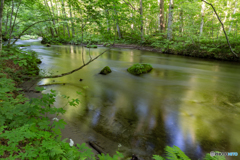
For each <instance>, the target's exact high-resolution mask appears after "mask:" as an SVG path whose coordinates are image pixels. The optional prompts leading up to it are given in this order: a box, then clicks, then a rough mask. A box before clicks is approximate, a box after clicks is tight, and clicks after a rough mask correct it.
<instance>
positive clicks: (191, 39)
mask: <svg viewBox="0 0 240 160" xmlns="http://www.w3.org/2000/svg"><path fill="white" fill-rule="evenodd" d="M238 5H239V4H238V1H237V0H222V1H208V2H206V1H200V0H199V1H198V0H188V1H183V0H175V1H173V0H169V1H166V0H165V1H164V0H161V1H159V0H158V1H157V0H156V1H143V0H140V1H127V0H121V1H118V0H108V1H94V0H92V1H91V0H89V1H78V0H59V1H57V0H49V1H46V0H42V1H34V2H33V1H24V0H19V1H10V0H9V1H5V2H4V9H3V12H2V34H3V40H7V39H11V38H20V37H21V36H23V35H27V34H28V35H38V36H41V37H44V39H43V42H44V43H53V44H60V43H71V44H81V43H84V44H89V43H93V44H94V43H95V44H103V43H105V44H107V43H109V44H113V43H124V44H139V45H142V46H151V47H154V48H159V49H160V50H161V52H166V53H172V54H183V55H190V56H198V57H208V58H217V59H227V60H237V59H238V53H239V48H238V43H239V41H238V35H239V33H238V18H239V13H238ZM220 22H221V23H220ZM222 24H223V25H222ZM226 36H228V41H229V42H227V40H226ZM8 44H10V40H9V41H8ZM229 47H230V48H231V50H230V48H229Z"/></svg>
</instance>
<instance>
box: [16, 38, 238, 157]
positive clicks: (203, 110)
mask: <svg viewBox="0 0 240 160" xmlns="http://www.w3.org/2000/svg"><path fill="white" fill-rule="evenodd" d="M16 44H30V45H31V46H30V47H27V49H31V50H34V51H36V52H37V54H38V55H39V57H40V59H41V60H42V62H43V63H42V64H40V68H41V69H43V71H42V72H41V74H45V75H46V74H48V75H49V74H53V75H55V74H60V73H64V72H68V71H71V70H73V69H76V68H78V67H79V66H81V65H82V64H83V62H82V52H83V53H84V59H85V62H87V61H88V60H89V54H90V55H91V57H95V56H97V55H98V54H99V53H101V52H103V51H104V50H106V48H105V47H99V48H97V49H90V50H89V49H87V48H83V49H82V47H81V46H74V45H52V46H51V47H45V46H44V45H42V44H41V43H40V41H39V40H25V41H22V40H19V41H18V42H17V43H16ZM134 63H149V64H151V65H152V66H153V68H154V69H153V70H152V71H151V72H150V73H147V74H143V75H141V76H134V75H131V74H130V73H128V72H127V68H128V67H130V66H131V65H133V64H134ZM105 66H109V67H110V68H111V69H112V73H110V74H108V75H100V74H98V73H99V72H100V70H101V69H102V68H104V67H105ZM239 73H240V65H239V63H236V62H223V61H216V60H204V59H197V58H191V57H184V56H177V55H165V54H159V53H154V52H148V51H140V50H134V49H124V48H113V49H111V50H110V51H108V52H107V53H104V54H103V55H102V56H101V57H99V58H98V59H97V60H95V61H94V62H92V63H90V64H89V65H87V66H86V67H85V68H83V69H81V70H79V71H77V72H75V73H73V74H70V75H68V76H64V77H61V78H56V79H43V80H41V81H40V82H39V85H43V84H54V83H65V85H59V84H58V85H49V86H46V87H45V88H46V91H45V93H47V92H49V90H51V89H53V90H56V91H57V98H56V102H55V106H56V107H64V109H66V113H65V114H64V115H63V116H62V118H64V120H65V121H66V122H67V123H72V125H73V126H74V128H75V130H76V131H78V132H77V134H79V137H80V135H81V134H84V133H85V138H86V139H89V140H94V141H96V143H98V144H99V145H100V146H103V148H104V150H105V151H106V152H108V153H110V154H113V153H115V151H116V150H119V151H120V152H122V153H123V154H124V155H125V156H126V157H129V156H130V155H131V154H133V153H134V154H136V155H138V156H139V157H141V158H143V159H150V157H152V155H153V154H158V155H163V154H164V148H165V146H167V145H169V146H173V145H176V146H178V147H179V148H180V149H181V150H182V151H184V152H185V153H186V155H187V156H189V157H190V158H191V159H198V158H202V157H203V155H205V154H206V153H210V151H222V152H238V153H240V139H238V138H239V135H240V83H239V82H240V74H239ZM80 79H82V81H79V80H80ZM77 92H81V95H79V94H77ZM62 95H66V96H70V98H74V99H75V98H78V99H79V100H80V104H79V105H77V106H76V107H73V106H69V105H68V104H67V100H66V99H64V98H63V97H62ZM81 124H82V125H81ZM83 125H84V127H83ZM86 133H87V134H86ZM119 144H121V147H118V146H119ZM235 158H236V157H235ZM228 159H231V157H228ZM232 159H234V157H233V158H232Z"/></svg>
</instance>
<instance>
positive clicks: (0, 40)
mask: <svg viewBox="0 0 240 160" xmlns="http://www.w3.org/2000/svg"><path fill="white" fill-rule="evenodd" d="M3 7H4V0H1V6H0V57H1V54H2V17H3Z"/></svg>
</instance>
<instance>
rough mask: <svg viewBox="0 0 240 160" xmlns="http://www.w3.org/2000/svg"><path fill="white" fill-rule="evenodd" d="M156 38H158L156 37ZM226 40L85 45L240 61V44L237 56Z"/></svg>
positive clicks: (67, 41)
mask: <svg viewBox="0 0 240 160" xmlns="http://www.w3.org/2000/svg"><path fill="white" fill-rule="evenodd" d="M155 38H156V37H155ZM225 41H226V39H224V38H222V39H218V40H217V41H216V40H215V41H212V40H206V39H204V40H202V41H200V40H199V41H198V42H194V41H193V42H190V43H189V42H188V43H187V42H184V41H171V42H169V41H167V40H166V39H161V40H160V41H159V40H158V39H148V40H146V41H145V42H143V43H139V42H138V41H132V40H129V39H127V40H126V39H121V40H116V41H109V40H104V39H97V38H95V40H94V38H93V39H91V40H89V39H86V40H84V41H83V45H85V46H86V45H98V46H111V47H114V48H130V49H138V50H143V51H152V52H158V53H162V54H173V55H182V56H189V57H197V58H203V59H215V60H221V61H236V62H239V61H240V58H239V56H240V54H239V52H240V50H239V48H238V46H239V44H240V43H239V42H236V41H233V42H232V48H233V50H234V51H235V52H236V54H237V56H238V57H237V56H236V55H234V54H233V53H231V50H230V48H229V46H228V45H227V42H225ZM41 43H42V44H71V45H81V43H82V42H81V41H80V40H72V39H61V38H55V39H52V38H43V40H42V42H41Z"/></svg>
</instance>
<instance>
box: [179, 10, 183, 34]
mask: <svg viewBox="0 0 240 160" xmlns="http://www.w3.org/2000/svg"><path fill="white" fill-rule="evenodd" d="M179 18H180V27H179V33H180V34H181V35H182V34H183V9H182V8H181V10H180V14H179Z"/></svg>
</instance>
